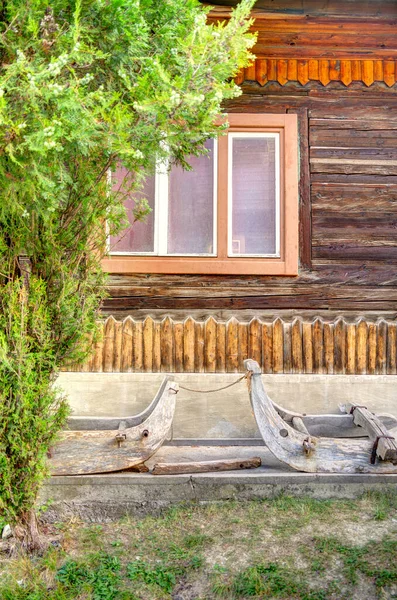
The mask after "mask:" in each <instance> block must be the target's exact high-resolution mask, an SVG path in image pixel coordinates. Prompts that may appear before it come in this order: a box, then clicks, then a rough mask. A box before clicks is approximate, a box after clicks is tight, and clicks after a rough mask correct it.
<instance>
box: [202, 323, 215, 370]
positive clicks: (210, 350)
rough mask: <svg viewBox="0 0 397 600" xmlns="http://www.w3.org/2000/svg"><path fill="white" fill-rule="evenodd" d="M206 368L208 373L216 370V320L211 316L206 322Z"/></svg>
mask: <svg viewBox="0 0 397 600" xmlns="http://www.w3.org/2000/svg"><path fill="white" fill-rule="evenodd" d="M204 329H205V370H206V372H207V373H215V371H216V321H215V319H214V318H213V317H210V318H209V319H207V321H206V322H205V328H204Z"/></svg>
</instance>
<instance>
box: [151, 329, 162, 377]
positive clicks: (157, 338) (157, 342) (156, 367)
mask: <svg viewBox="0 0 397 600" xmlns="http://www.w3.org/2000/svg"><path fill="white" fill-rule="evenodd" d="M152 369H153V373H160V371H161V323H160V322H159V321H155V322H154V325H153V363H152Z"/></svg>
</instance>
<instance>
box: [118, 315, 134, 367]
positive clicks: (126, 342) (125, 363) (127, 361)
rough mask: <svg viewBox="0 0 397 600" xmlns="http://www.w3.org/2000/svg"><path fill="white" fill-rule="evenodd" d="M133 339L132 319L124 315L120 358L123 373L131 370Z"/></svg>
mask: <svg viewBox="0 0 397 600" xmlns="http://www.w3.org/2000/svg"><path fill="white" fill-rule="evenodd" d="M133 339H134V321H133V320H132V319H131V317H126V318H125V319H124V321H123V336H122V342H121V343H122V350H121V352H122V360H121V370H122V371H123V373H131V372H132V371H133Z"/></svg>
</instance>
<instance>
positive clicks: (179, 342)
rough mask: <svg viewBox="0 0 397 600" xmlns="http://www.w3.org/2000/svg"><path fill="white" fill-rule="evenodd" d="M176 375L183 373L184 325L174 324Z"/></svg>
mask: <svg viewBox="0 0 397 600" xmlns="http://www.w3.org/2000/svg"><path fill="white" fill-rule="evenodd" d="M174 343H175V373H183V323H180V322H176V323H174Z"/></svg>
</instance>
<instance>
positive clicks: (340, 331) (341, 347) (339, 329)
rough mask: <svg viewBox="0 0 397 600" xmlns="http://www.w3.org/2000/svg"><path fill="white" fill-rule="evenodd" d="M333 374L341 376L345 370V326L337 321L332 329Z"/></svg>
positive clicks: (342, 321)
mask: <svg viewBox="0 0 397 600" xmlns="http://www.w3.org/2000/svg"><path fill="white" fill-rule="evenodd" d="M334 353H335V354H334V359H335V362H334V372H335V373H337V374H339V375H340V374H343V373H344V372H345V369H346V324H345V322H344V320H343V319H338V320H337V321H336V323H335V329H334Z"/></svg>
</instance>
